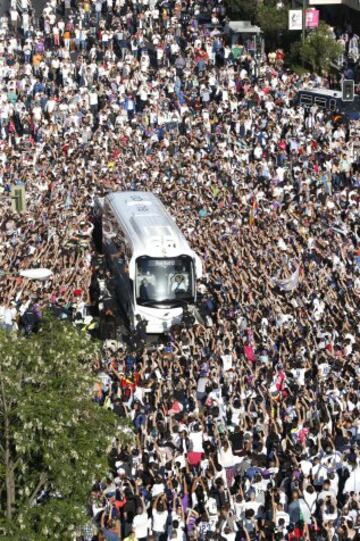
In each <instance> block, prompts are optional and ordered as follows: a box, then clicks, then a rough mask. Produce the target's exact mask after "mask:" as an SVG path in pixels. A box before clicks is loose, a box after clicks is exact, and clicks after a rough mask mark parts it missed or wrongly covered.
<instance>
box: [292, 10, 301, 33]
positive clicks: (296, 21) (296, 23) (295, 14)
mask: <svg viewBox="0 0 360 541" xmlns="http://www.w3.org/2000/svg"><path fill="white" fill-rule="evenodd" d="M289 30H302V10H301V9H289Z"/></svg>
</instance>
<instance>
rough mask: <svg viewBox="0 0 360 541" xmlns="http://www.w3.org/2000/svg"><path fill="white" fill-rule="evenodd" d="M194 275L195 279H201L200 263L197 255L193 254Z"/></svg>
mask: <svg viewBox="0 0 360 541" xmlns="http://www.w3.org/2000/svg"><path fill="white" fill-rule="evenodd" d="M195 274H196V278H197V279H199V278H201V277H202V263H201V259H200V257H199V256H198V255H196V254H195Z"/></svg>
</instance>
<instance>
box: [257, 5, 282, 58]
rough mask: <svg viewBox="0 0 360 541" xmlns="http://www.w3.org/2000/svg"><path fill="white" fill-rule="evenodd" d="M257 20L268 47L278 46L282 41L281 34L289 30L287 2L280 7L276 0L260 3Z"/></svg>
mask: <svg viewBox="0 0 360 541" xmlns="http://www.w3.org/2000/svg"><path fill="white" fill-rule="evenodd" d="M256 22H257V24H258V25H259V26H260V28H261V30H262V31H263V32H264V35H265V44H266V46H267V48H270V49H271V48H273V47H274V46H275V47H276V46H277V45H278V44H279V43H280V37H281V34H282V33H283V32H287V27H288V9H287V4H286V3H283V6H282V7H279V5H278V2H276V1H269V2H264V3H263V4H260V5H259V7H258V9H257V12H256Z"/></svg>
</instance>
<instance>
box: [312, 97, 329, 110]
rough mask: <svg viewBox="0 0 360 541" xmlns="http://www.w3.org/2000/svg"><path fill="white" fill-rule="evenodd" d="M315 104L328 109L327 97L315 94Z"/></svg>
mask: <svg viewBox="0 0 360 541" xmlns="http://www.w3.org/2000/svg"><path fill="white" fill-rule="evenodd" d="M314 101H315V104H316V105H318V106H319V107H322V108H323V109H326V98H322V97H321V96H315V100H314Z"/></svg>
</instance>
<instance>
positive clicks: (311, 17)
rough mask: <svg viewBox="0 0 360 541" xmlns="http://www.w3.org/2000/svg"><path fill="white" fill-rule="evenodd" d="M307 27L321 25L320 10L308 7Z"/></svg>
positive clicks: (306, 15)
mask: <svg viewBox="0 0 360 541" xmlns="http://www.w3.org/2000/svg"><path fill="white" fill-rule="evenodd" d="M305 26H306V28H317V27H318V26H319V10H318V9H307V10H306V14H305Z"/></svg>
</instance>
